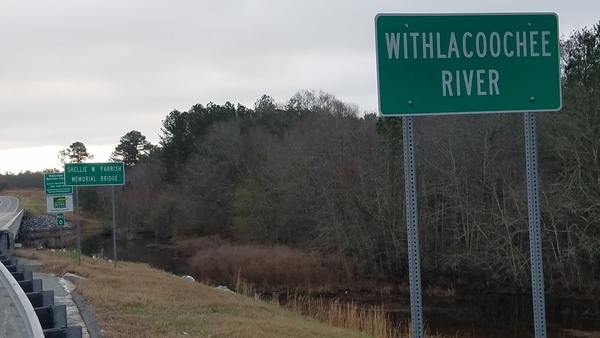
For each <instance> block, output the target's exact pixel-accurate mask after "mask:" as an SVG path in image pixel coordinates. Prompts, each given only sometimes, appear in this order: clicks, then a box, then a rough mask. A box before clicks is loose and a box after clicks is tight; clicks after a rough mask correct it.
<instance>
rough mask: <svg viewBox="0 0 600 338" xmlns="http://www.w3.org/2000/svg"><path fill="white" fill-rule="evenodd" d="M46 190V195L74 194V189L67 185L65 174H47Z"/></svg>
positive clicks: (45, 179) (45, 176)
mask: <svg viewBox="0 0 600 338" xmlns="http://www.w3.org/2000/svg"><path fill="white" fill-rule="evenodd" d="M44 188H45V189H44V190H45V192H46V195H72V194H73V187H68V186H66V185H65V173H45V174H44Z"/></svg>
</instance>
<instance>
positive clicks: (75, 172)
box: [65, 162, 125, 186]
mask: <svg viewBox="0 0 600 338" xmlns="http://www.w3.org/2000/svg"><path fill="white" fill-rule="evenodd" d="M123 184H125V164H124V163H123V162H106V163H66V164H65V185H67V186H98V185H123Z"/></svg>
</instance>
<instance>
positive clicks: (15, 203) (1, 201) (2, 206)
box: [0, 196, 19, 213]
mask: <svg viewBox="0 0 600 338" xmlns="http://www.w3.org/2000/svg"><path fill="white" fill-rule="evenodd" d="M18 208H19V200H18V199H17V198H16V197H12V196H0V213H6V212H17V209H18Z"/></svg>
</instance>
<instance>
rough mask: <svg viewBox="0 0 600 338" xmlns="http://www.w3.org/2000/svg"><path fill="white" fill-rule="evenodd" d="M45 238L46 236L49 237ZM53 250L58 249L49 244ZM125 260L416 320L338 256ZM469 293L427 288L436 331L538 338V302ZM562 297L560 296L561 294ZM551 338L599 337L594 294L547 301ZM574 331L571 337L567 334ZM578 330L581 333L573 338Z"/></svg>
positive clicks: (397, 287) (88, 250) (293, 253)
mask: <svg viewBox="0 0 600 338" xmlns="http://www.w3.org/2000/svg"><path fill="white" fill-rule="evenodd" d="M46 232H47V234H48V236H47V238H54V240H47V241H44V240H40V235H41V234H43V231H36V232H35V234H33V236H32V237H31V238H34V239H35V240H34V244H36V243H37V244H40V243H42V244H46V245H42V246H48V245H47V244H52V243H54V245H57V243H59V242H58V238H59V237H58V233H59V230H57V229H56V228H54V229H49V230H47V231H46ZM64 233H65V234H67V235H66V238H67V239H68V240H67V242H66V246H67V247H68V248H75V247H76V245H75V241H74V239H75V238H74V236H73V235H74V228H73V227H70V228H67V229H65V230H64ZM83 233H84V234H85V235H84V236H83V240H82V251H83V253H84V254H86V255H89V256H94V257H97V258H103V259H112V252H113V247H112V238H111V236H110V234H109V233H103V232H102V231H95V232H94V231H87V230H86V231H83ZM43 237H44V236H41V238H43ZM50 246H52V245H50ZM117 257H118V259H119V261H132V262H143V263H146V264H149V265H151V266H153V267H156V268H158V269H162V270H165V271H168V272H171V273H174V274H178V275H192V276H194V277H195V278H196V279H198V280H200V281H202V282H205V283H206V284H209V285H215V286H216V285H227V286H228V287H229V288H231V289H234V290H238V289H239V288H240V285H243V286H244V287H245V288H247V289H250V290H251V292H254V293H258V294H260V295H262V297H263V298H264V299H272V298H273V297H277V298H278V299H279V302H280V303H281V304H285V303H286V302H287V301H288V299H289V298H290V297H295V295H308V296H310V297H313V298H315V299H318V298H323V299H326V300H330V301H336V300H339V301H340V302H342V303H345V304H355V305H357V306H359V307H369V306H373V305H376V306H382V307H383V309H384V310H385V311H386V312H387V313H388V314H389V315H390V316H391V317H392V318H393V319H394V323H396V324H398V325H401V326H402V325H404V326H406V324H407V323H409V321H410V300H409V292H408V286H407V285H406V284H405V283H402V282H398V283H375V282H372V281H367V282H365V281H356V280H354V279H353V278H352V277H353V276H352V265H351V264H348V263H347V262H343V261H342V260H340V259H339V257H338V258H335V257H318V256H316V255H314V254H311V253H305V252H300V251H298V250H294V249H291V248H286V247H259V246H251V245H246V246H244V245H232V244H230V243H227V242H225V241H223V240H220V239H218V238H188V239H184V240H175V241H173V242H170V243H160V242H157V241H155V240H153V239H144V238H143V237H142V236H140V237H139V238H138V239H136V240H129V241H118V242H117ZM471 291H472V292H466V291H465V290H461V289H459V288H455V287H453V285H452V284H451V283H450V284H448V283H446V284H445V285H442V284H438V285H435V284H433V285H432V284H429V285H424V292H423V293H424V298H423V308H424V318H425V320H426V323H427V326H428V328H429V331H430V332H433V333H439V334H440V335H444V336H453V337H454V336H456V335H457V333H458V332H460V335H459V337H472V338H479V337H499V338H500V337H514V338H526V337H533V318H532V312H533V310H532V304H531V303H532V302H531V296H530V295H529V294H527V292H518V293H515V292H513V293H511V292H498V289H497V288H493V287H490V289H489V290H486V289H485V288H481V287H480V288H478V289H472V290H471ZM554 291H556V290H554ZM546 317H547V323H548V337H551V338H562V337H567V336H566V335H565V332H593V331H598V330H600V299H598V297H596V296H595V295H591V296H590V295H587V297H586V295H585V294H580V295H573V294H571V295H568V294H567V295H566V296H565V294H560V293H555V294H547V295H546ZM565 330H567V331H565ZM568 330H577V331H568Z"/></svg>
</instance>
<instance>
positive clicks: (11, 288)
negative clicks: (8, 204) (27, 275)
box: [0, 232, 44, 338]
mask: <svg viewBox="0 0 600 338" xmlns="http://www.w3.org/2000/svg"><path fill="white" fill-rule="evenodd" d="M6 234H8V233H7V232H5V233H4V234H0V235H1V236H2V237H6ZM1 241H2V242H4V241H8V239H7V238H3V239H2V240H1ZM5 245H6V246H8V243H5ZM2 246H3V245H0V256H2V255H3V250H2ZM0 283H2V285H3V286H4V288H5V289H6V291H8V294H9V295H10V298H11V300H12V302H13V304H14V305H15V307H16V308H17V311H18V312H19V316H21V320H22V321H23V325H24V326H25V331H26V332H27V335H28V336H29V337H33V338H43V337H44V331H43V330H42V325H41V324H40V321H39V319H38V317H37V315H36V313H35V310H34V309H33V306H32V305H31V302H30V301H29V298H28V297H27V295H26V294H25V292H24V291H23V289H22V288H21V286H20V285H19V282H17V280H16V279H15V278H14V277H13V275H12V273H11V272H10V271H8V269H7V268H6V267H5V266H4V264H0Z"/></svg>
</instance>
